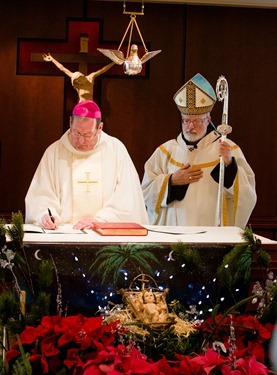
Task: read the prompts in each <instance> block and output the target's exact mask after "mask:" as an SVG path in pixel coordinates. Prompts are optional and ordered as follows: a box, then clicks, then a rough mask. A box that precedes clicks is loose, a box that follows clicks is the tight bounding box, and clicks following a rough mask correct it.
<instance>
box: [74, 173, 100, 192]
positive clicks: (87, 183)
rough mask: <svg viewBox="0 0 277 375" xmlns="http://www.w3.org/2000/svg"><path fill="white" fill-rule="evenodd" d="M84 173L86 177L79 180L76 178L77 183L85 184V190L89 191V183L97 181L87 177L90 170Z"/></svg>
mask: <svg viewBox="0 0 277 375" xmlns="http://www.w3.org/2000/svg"><path fill="white" fill-rule="evenodd" d="M85 174H86V179H85V180H84V181H81V180H78V184H86V190H85V191H86V192H90V189H89V187H90V184H97V183H98V181H97V180H91V181H90V179H89V175H90V172H85Z"/></svg>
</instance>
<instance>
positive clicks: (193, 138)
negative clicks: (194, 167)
mask: <svg viewBox="0 0 277 375" xmlns="http://www.w3.org/2000/svg"><path fill="white" fill-rule="evenodd" d="M206 132H207V129H203V130H202V132H201V133H198V134H196V133H191V132H187V133H184V137H185V139H186V140H187V141H189V142H193V143H194V142H197V141H200V139H202V138H203V137H204V136H205V135H206Z"/></svg>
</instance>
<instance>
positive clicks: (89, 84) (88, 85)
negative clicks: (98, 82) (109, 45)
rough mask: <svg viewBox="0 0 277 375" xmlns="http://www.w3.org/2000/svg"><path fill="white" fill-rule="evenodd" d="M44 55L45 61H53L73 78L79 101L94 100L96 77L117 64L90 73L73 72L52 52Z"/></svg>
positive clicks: (72, 81) (72, 82)
mask: <svg viewBox="0 0 277 375" xmlns="http://www.w3.org/2000/svg"><path fill="white" fill-rule="evenodd" d="M42 57H43V60H44V61H51V62H52V63H53V64H55V65H56V66H57V67H58V68H59V69H60V70H61V71H62V72H63V73H65V74H66V75H67V76H69V77H70V78H71V84H72V86H73V87H74V89H75V90H76V91H77V93H78V99H79V102H81V101H83V100H93V86H94V80H95V78H96V77H98V76H100V75H101V74H103V73H105V72H106V71H107V70H109V69H110V68H111V67H112V66H113V65H114V64H115V63H110V64H108V65H106V66H104V67H103V68H101V69H99V70H97V71H95V72H91V73H90V74H88V75H85V74H83V73H81V72H79V71H77V72H71V71H70V70H69V69H67V68H65V67H64V66H63V65H62V64H61V63H60V62H59V61H57V60H56V59H54V57H53V56H52V55H51V54H50V53H48V54H43V55H42Z"/></svg>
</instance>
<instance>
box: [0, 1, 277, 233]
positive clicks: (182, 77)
mask: <svg viewBox="0 0 277 375" xmlns="http://www.w3.org/2000/svg"><path fill="white" fill-rule="evenodd" d="M144 5H145V9H144V15H143V16H137V18H136V20H137V23H138V25H139V28H140V31H141V34H142V36H143V39H144V42H145V43H146V44H147V48H148V49H149V50H150V51H153V50H158V49H161V50H162V52H161V53H160V54H158V55H157V56H155V57H154V58H152V59H151V60H150V61H149V62H148V63H146V66H145V71H144V74H143V75H142V76H126V75H124V74H123V73H122V71H121V67H119V66H117V67H116V68H112V69H111V70H110V71H108V72H107V73H105V75H103V76H100V77H99V78H97V80H96V84H95V91H94V95H95V100H96V101H97V102H98V104H99V105H100V106H101V109H102V113H103V119H104V123H105V127H104V130H106V131H107V132H108V133H109V134H111V135H113V136H115V137H118V138H119V139H121V140H122V141H123V142H124V144H125V145H126V147H127V149H128V151H129V153H130V155H131V157H132V159H133V161H134V164H135V166H136V168H137V170H138V173H139V175H140V177H141V178H142V176H143V167H144V163H145V161H146V160H147V159H148V158H149V156H150V155H151V154H152V152H153V151H154V149H155V148H156V147H157V146H159V145H160V144H161V143H162V142H164V141H166V140H168V139H171V138H173V137H175V136H176V135H177V134H178V132H179V129H180V113H179V111H178V109H177V107H176V105H175V103H174V102H173V95H174V94H175V92H176V91H177V90H178V89H179V88H180V87H181V86H182V85H183V84H184V83H185V82H186V81H187V80H188V79H190V78H191V77H192V76H193V75H195V74H196V73H198V72H199V73H201V74H202V75H204V76H205V77H206V78H207V79H208V80H209V81H210V82H211V84H212V85H213V86H214V87H215V86H216V81H217V79H218V78H219V76H220V75H224V76H225V77H226V78H227V80H228V84H229V90H230V97H229V124H230V125H231V126H232V128H233V131H232V134H231V135H230V138H232V140H234V141H235V142H236V143H238V144H239V146H241V148H242V150H243V152H244V154H245V156H246V158H247V160H248V162H249V163H250V165H251V166H252V168H253V170H254V172H255V174H256V183H257V195H258V202H257V205H256V207H255V209H254V211H253V214H252V217H251V219H250V222H249V223H250V224H252V226H253V228H254V230H256V231H259V232H260V233H262V234H263V235H266V236H267V237H272V238H275V237H276V233H275V227H276V226H277V224H276V223H277V219H276V218H277V212H276V211H277V204H276V203H277V202H276V187H277V177H276V173H275V172H276V161H277V152H276V135H277V117H276V113H275V108H276V104H275V102H276V99H275V95H276V87H277V76H276V73H275V71H276V66H277V65H276V63H277V44H276V35H277V9H262V8H245V7H221V6H196V5H185V4H165V3H163V4H159V3H145V4H144ZM140 6H141V3H130V4H128V10H132V11H139V10H140ZM70 20H71V21H72V20H75V21H77V22H78V21H80V22H81V21H86V22H99V25H100V35H99V38H100V39H99V45H100V44H101V45H102V46H103V44H104V45H109V44H110V45H112V46H113V48H114V49H117V48H118V46H119V44H120V42H121V40H122V38H123V35H124V32H125V30H126V28H127V25H128V23H129V21H130V16H129V15H126V14H123V7H122V2H116V1H108V2H105V1H103V2H101V1H91V0H87V1H83V2H82V1H73V0H59V1H57V2H51V1H50V2H46V1H44V2H41V1H39V2H38V1H33V0H28V1H15V0H10V1H1V4H0V21H1V22H0V24H1V33H0V90H1V95H0V113H1V124H0V179H1V184H0V186H1V187H0V189H1V190H0V214H1V215H2V216H4V217H9V215H10V214H11V212H17V211H18V210H21V211H22V212H23V213H24V198H25V195H26V192H27V189H28V187H29V184H30V182H31V179H32V176H33V174H34V172H35V169H36V167H37V165H38V163H39V160H40V158H41V156H42V154H43V152H44V150H45V149H46V147H47V146H48V145H50V144H51V143H52V142H53V141H55V140H56V139H58V138H59V137H60V136H61V135H62V133H63V132H64V130H65V129H66V128H67V127H68V120H69V119H68V114H69V113H70V110H71V109H72V108H73V106H74V104H76V102H77V93H76V92H75V91H74V89H73V88H72V87H71V83H70V78H69V77H67V76H65V75H64V74H63V73H61V72H60V71H59V70H58V69H57V68H56V67H55V66H54V65H53V64H52V63H45V62H41V63H36V64H35V65H34V67H33V65H32V64H31V68H29V71H27V72H25V73H24V72H22V70H20V69H19V68H20V67H21V64H22V63H24V61H22V59H23V57H22V56H23V55H22V51H21V50H20V48H21V47H22V44H21V43H22V41H33V42H35V44H36V42H37V43H39V45H40V47H41V51H40V52H41V53H47V52H51V53H53V52H54V51H51V50H46V48H47V49H48V48H49V42H50V41H51V42H53V41H54V42H56V43H60V44H61V45H62V44H64V43H66V42H68V31H69V23H70ZM76 35H77V36H76V37H77V38H79V34H78V31H76ZM89 37H90V40H91V39H93V37H91V36H89ZM126 40H127V41H128V39H126ZM132 42H140V37H139V35H138V33H136V30H135V29H134V31H133V39H132ZM44 43H46V44H44ZM47 43H48V44H47ZM74 48H75V47H74ZM72 49H73V46H72ZM78 52H79V51H78V50H74V51H72V52H71V53H78ZM93 53H94V54H96V55H98V56H100V55H101V54H100V53H99V52H97V51H96V48H94V50H93ZM53 54H54V53H53ZM102 57H103V56H102ZM24 58H25V59H26V56H25V57H24ZM28 58H29V57H28V56H27V59H28ZM109 62H110V60H109V59H107V58H106V62H105V63H104V64H102V65H100V66H103V65H105V64H108V63H109ZM25 63H28V61H27V62H26V61H25ZM51 65H52V66H51ZM64 65H65V66H66V67H68V68H69V69H72V70H73V71H76V70H78V65H77V64H73V65H72V64H64ZM38 66H41V67H42V66H43V68H41V69H43V70H45V71H44V72H42V73H41V72H39V68H38ZM98 68H99V65H98V66H97V65H95V66H94V65H90V66H89V67H88V73H90V72H91V71H93V70H96V69H98ZM222 108H223V104H222V103H220V102H218V103H217V104H216V105H215V108H214V110H213V112H212V117H213V121H214V123H215V125H218V124H219V123H220V122H221V115H222Z"/></svg>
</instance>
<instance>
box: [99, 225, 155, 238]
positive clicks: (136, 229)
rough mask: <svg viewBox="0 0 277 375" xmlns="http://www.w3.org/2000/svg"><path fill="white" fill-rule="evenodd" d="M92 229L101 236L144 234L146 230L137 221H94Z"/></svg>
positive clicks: (146, 232)
mask: <svg viewBox="0 0 277 375" xmlns="http://www.w3.org/2000/svg"><path fill="white" fill-rule="evenodd" d="M93 225H94V226H93V227H92V229H93V230H94V231H95V232H97V233H99V234H101V236H146V235H147V234H148V230H147V229H146V228H144V227H143V226H142V225H140V224H137V223H100V222H98V223H94V224H93Z"/></svg>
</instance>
